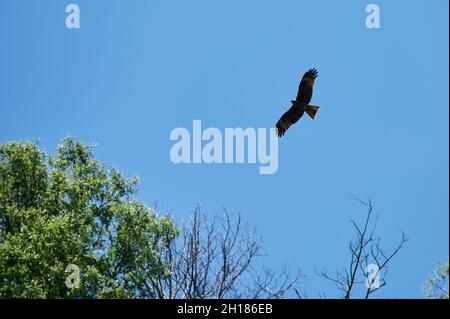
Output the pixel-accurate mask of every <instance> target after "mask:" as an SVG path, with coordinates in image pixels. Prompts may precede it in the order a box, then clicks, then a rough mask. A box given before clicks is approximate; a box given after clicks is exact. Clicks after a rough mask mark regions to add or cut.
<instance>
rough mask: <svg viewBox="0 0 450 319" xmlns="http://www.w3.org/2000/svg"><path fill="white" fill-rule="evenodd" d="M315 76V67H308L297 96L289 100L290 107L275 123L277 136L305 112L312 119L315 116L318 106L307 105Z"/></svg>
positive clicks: (282, 133)
mask: <svg viewBox="0 0 450 319" xmlns="http://www.w3.org/2000/svg"><path fill="white" fill-rule="evenodd" d="M316 77H317V70H316V69H310V70H309V71H308V72H306V73H305V74H304V75H303V78H302V80H301V82H300V85H299V88H298V93H297V98H296V99H295V100H291V103H292V106H291V108H290V109H289V110H288V111H287V112H286V113H284V114H283V115H282V116H281V118H280V119H279V120H278V122H277V124H276V128H277V134H278V137H282V136H283V135H284V134H285V133H286V131H287V130H288V129H289V127H291V126H292V125H293V124H295V123H296V122H297V121H298V120H300V118H301V117H302V116H303V114H304V113H305V112H306V113H307V114H308V115H309V116H310V117H311V118H312V119H314V117H315V116H316V113H317V110H318V109H319V106H316V105H309V102H310V101H311V98H312V93H313V86H314V80H315V79H316Z"/></svg>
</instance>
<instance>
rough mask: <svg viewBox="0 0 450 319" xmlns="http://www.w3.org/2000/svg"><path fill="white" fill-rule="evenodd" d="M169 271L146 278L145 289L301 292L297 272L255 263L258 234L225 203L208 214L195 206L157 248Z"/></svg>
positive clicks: (166, 292)
mask: <svg viewBox="0 0 450 319" xmlns="http://www.w3.org/2000/svg"><path fill="white" fill-rule="evenodd" d="M160 256H161V263H162V264H164V265H168V271H167V272H166V273H162V274H160V275H159V276H157V277H156V278H153V277H152V278H147V279H146V287H147V289H148V293H149V295H153V296H155V297H156V298H161V299H174V298H186V299H204V298H218V299H222V298H286V297H288V296H295V297H300V296H301V295H300V293H299V292H298V290H297V288H296V285H297V284H298V282H299V279H300V278H301V276H300V273H298V274H296V275H295V276H291V274H290V271H289V269H288V268H287V267H285V268H284V269H283V270H282V271H281V272H280V273H278V274H277V273H276V272H275V271H273V270H271V269H268V268H264V269H263V270H262V271H258V270H256V269H255V267H256V265H255V261H256V259H257V258H258V257H262V256H263V254H262V238H261V236H260V235H258V234H257V233H256V232H255V231H249V230H248V228H247V227H246V226H245V225H244V223H243V222H242V220H241V215H240V214H238V215H237V216H235V217H234V218H233V216H232V215H231V214H230V213H229V212H228V211H227V210H226V209H224V213H223V215H222V216H217V215H216V216H213V217H211V218H210V219H208V217H207V216H206V215H205V214H203V213H202V212H201V210H200V206H198V205H197V206H196V207H195V208H194V211H193V213H192V215H191V219H190V221H189V223H188V224H187V225H185V226H184V227H183V228H182V229H181V234H180V236H179V238H178V239H177V240H174V241H172V242H171V243H169V244H168V246H167V248H165V249H163V250H161V251H160Z"/></svg>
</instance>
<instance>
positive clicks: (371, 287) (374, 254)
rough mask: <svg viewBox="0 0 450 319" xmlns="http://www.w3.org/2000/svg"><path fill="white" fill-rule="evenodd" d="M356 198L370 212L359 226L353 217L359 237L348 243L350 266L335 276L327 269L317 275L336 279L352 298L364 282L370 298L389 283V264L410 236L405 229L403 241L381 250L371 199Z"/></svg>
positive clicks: (332, 279)
mask: <svg viewBox="0 0 450 319" xmlns="http://www.w3.org/2000/svg"><path fill="white" fill-rule="evenodd" d="M354 199H355V200H356V201H358V202H359V203H360V204H361V205H362V206H363V207H364V208H365V209H366V211H367V215H366V218H365V220H364V221H363V223H362V224H360V225H358V224H357V223H356V222H355V221H354V220H351V223H352V225H353V226H354V228H355V231H356V238H355V239H354V240H352V241H351V242H350V243H349V245H348V249H349V251H350V263H349V266H348V268H344V269H343V270H342V271H336V274H335V275H334V276H332V275H328V273H327V272H326V271H321V272H318V275H319V276H321V277H323V278H325V279H327V280H331V281H333V282H334V283H335V284H336V286H337V288H338V289H339V290H341V291H342V292H343V297H344V298H345V299H350V298H351V297H352V293H353V292H354V291H355V289H356V287H357V286H361V285H363V284H364V286H363V287H364V298H365V299H368V298H369V297H370V295H371V294H372V293H374V292H375V291H377V290H379V289H380V288H382V287H384V286H385V285H386V274H387V270H388V264H389V262H390V261H391V259H392V258H393V257H394V256H396V255H397V253H398V252H399V250H400V249H401V248H402V247H403V246H404V244H405V243H406V242H407V241H408V238H407V237H406V235H405V234H404V233H403V232H402V236H401V240H400V243H399V244H398V245H397V246H396V247H395V248H394V249H390V250H384V249H382V248H381V244H380V238H376V237H375V230H376V227H377V220H378V218H377V217H375V220H373V218H372V217H373V205H372V201H371V200H368V201H362V200H360V199H358V198H356V197H354ZM369 266H370V267H369Z"/></svg>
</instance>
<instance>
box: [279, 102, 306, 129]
mask: <svg viewBox="0 0 450 319" xmlns="http://www.w3.org/2000/svg"><path fill="white" fill-rule="evenodd" d="M303 113H304V111H302V110H301V109H300V108H298V107H295V106H292V107H291V108H290V109H289V110H288V111H287V112H286V113H284V114H283V115H282V116H281V118H280V119H279V120H278V122H277V124H276V128H277V135H278V137H282V136H283V135H284V133H286V131H287V130H288V128H289V127H291V125H293V124H294V123H295V122H297V121H298V120H299V119H300V118H301V117H302V116H303Z"/></svg>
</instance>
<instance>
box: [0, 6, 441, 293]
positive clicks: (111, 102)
mask: <svg viewBox="0 0 450 319" xmlns="http://www.w3.org/2000/svg"><path fill="white" fill-rule="evenodd" d="M72 2H74V3H77V4H78V5H79V6H80V9H81V29H79V30H68V29H66V27H65V19H66V15H67V14H66V13H65V6H66V4H68V3H70V2H68V1H56V0H54V1H44V0H41V1H34V0H33V1H31V0H29V1H21V0H20V1H19V0H1V1H0V142H1V143H3V142H6V141H10V140H19V139H22V140H35V139H37V138H40V139H41V141H42V142H41V145H42V146H43V147H45V149H46V150H47V151H48V152H49V153H54V151H55V148H56V146H57V144H58V143H59V142H60V139H61V138H63V137H64V136H65V135H66V134H67V133H70V134H71V135H73V136H74V137H76V138H79V139H81V140H82V141H85V142H96V143H98V144H99V146H98V148H97V149H96V152H95V154H96V155H97V156H98V158H99V159H100V160H101V161H104V162H107V163H109V164H111V165H114V166H115V167H117V168H119V169H120V170H121V171H123V172H125V173H126V174H127V175H128V176H130V177H131V176H133V175H139V176H140V177H141V182H140V187H139V189H140V195H139V198H140V199H142V200H144V201H146V202H147V203H148V204H153V203H154V202H156V201H157V202H158V203H159V204H160V207H161V209H162V212H171V213H172V214H173V215H174V216H175V217H176V218H177V219H180V220H182V219H185V217H186V216H187V214H188V213H189V211H190V210H191V208H192V207H193V205H194V203H195V202H197V201H198V202H200V203H202V205H203V206H204V209H205V211H206V212H208V214H213V213H215V212H220V210H221V208H222V207H223V206H226V207H228V208H234V210H235V211H240V212H242V214H243V216H244V218H245V220H246V221H247V222H248V223H249V224H251V225H255V226H256V227H257V229H258V231H259V232H260V233H261V234H263V235H264V237H265V247H266V252H267V253H268V257H266V258H265V263H266V264H268V265H269V266H273V267H278V266H281V265H282V264H283V263H289V264H290V265H291V267H293V268H295V267H300V268H301V269H302V271H303V272H304V273H306V274H309V277H308V279H307V281H306V282H305V284H304V289H305V290H306V291H307V292H308V295H309V296H310V297H317V292H322V291H325V292H326V294H327V296H329V297H336V296H338V293H337V291H336V289H334V287H333V285H332V284H329V283H327V282H325V281H324V280H322V279H320V278H318V277H317V276H316V275H315V274H314V269H315V268H317V269H322V267H325V268H327V269H329V270H330V271H333V270H334V269H336V268H341V267H344V266H346V265H347V264H348V257H349V256H348V252H347V242H348V240H349V239H350V238H351V237H352V236H353V230H352V228H351V224H350V222H349V220H350V219H352V218H353V219H357V220H358V219H360V218H362V217H363V216H364V214H363V210H362V208H361V207H360V206H359V205H358V204H357V203H355V202H354V201H353V200H352V196H351V194H352V193H354V194H356V195H357V196H359V197H361V198H363V199H364V198H368V197H370V198H372V199H373V201H374V204H375V209H376V212H378V213H379V214H380V217H379V227H378V230H379V235H380V236H381V237H382V239H383V241H384V243H385V245H386V246H387V247H390V246H394V245H395V244H396V243H397V241H398V240H399V239H400V231H401V230H402V229H403V230H404V231H405V232H406V233H407V234H408V236H409V237H410V241H409V243H408V244H407V246H406V247H405V249H404V250H402V251H401V252H400V254H399V255H398V256H397V257H396V258H395V259H394V260H393V262H392V265H391V269H390V270H389V274H388V286H386V287H385V288H384V289H383V291H380V293H379V294H378V295H377V296H378V297H410V298H416V297H421V296H422V284H423V282H424V280H425V278H426V276H427V273H428V272H430V271H432V270H433V268H434V264H435V262H437V261H445V260H446V258H447V256H448V251H449V246H448V239H449V219H448V216H449V215H448V212H449V197H448V191H449V179H448V178H449V177H448V176H449V148H448V142H449V141H448V131H449V122H448V116H449V93H448V92H449V91H448V85H449V80H448V76H449V73H448V70H449V65H448V56H449V52H448V46H449V43H448V1H446V0H436V1H369V0H367V1H297V0H295V1H294V0H292V1H286V0H283V1H261V0H258V1H256V0H253V1H234V0H233V1H231V0H226V1H225V0H217V1H209V0H191V1H186V0H179V1H168V0H151V1H144V0H133V1H112V0H108V1H106V0H96V1H87V0H76V1H75V0H74V1H72ZM371 2H375V3H377V4H378V5H379V6H380V9H381V29H379V30H369V29H367V28H366V27H365V18H366V13H365V7H366V5H367V4H369V3H371ZM310 67H317V68H318V70H319V78H318V79H317V81H316V90H315V92H314V96H313V101H312V103H313V104H318V105H321V109H320V111H319V113H318V116H317V117H316V120H315V121H312V120H310V119H309V118H306V117H305V118H303V119H302V120H301V122H299V125H296V126H295V127H293V128H291V129H290V130H289V132H288V133H287V135H286V136H285V137H284V138H283V139H281V140H280V143H279V169H278V172H277V173H276V174H274V175H259V174H258V168H257V165H254V164H244V165H178V166H177V165H174V164H172V162H171V161H170V157H169V150H170V148H171V146H172V145H173V142H172V141H170V140H169V134H170V132H171V130H172V129H173V128H175V127H187V128H190V127H191V125H192V120H193V119H200V120H202V124H203V126H204V127H208V126H212V127H217V128H220V129H223V128H225V127H243V128H246V127H255V128H258V127H267V128H269V127H273V125H274V124H275V122H276V120H277V119H278V117H279V116H280V115H281V114H282V113H283V112H284V111H285V110H286V109H287V108H288V107H289V106H290V103H289V100H290V99H291V98H293V97H295V94H296V90H297V85H298V81H299V78H300V77H301V76H302V74H303V72H305V70H307V69H308V68H310Z"/></svg>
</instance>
